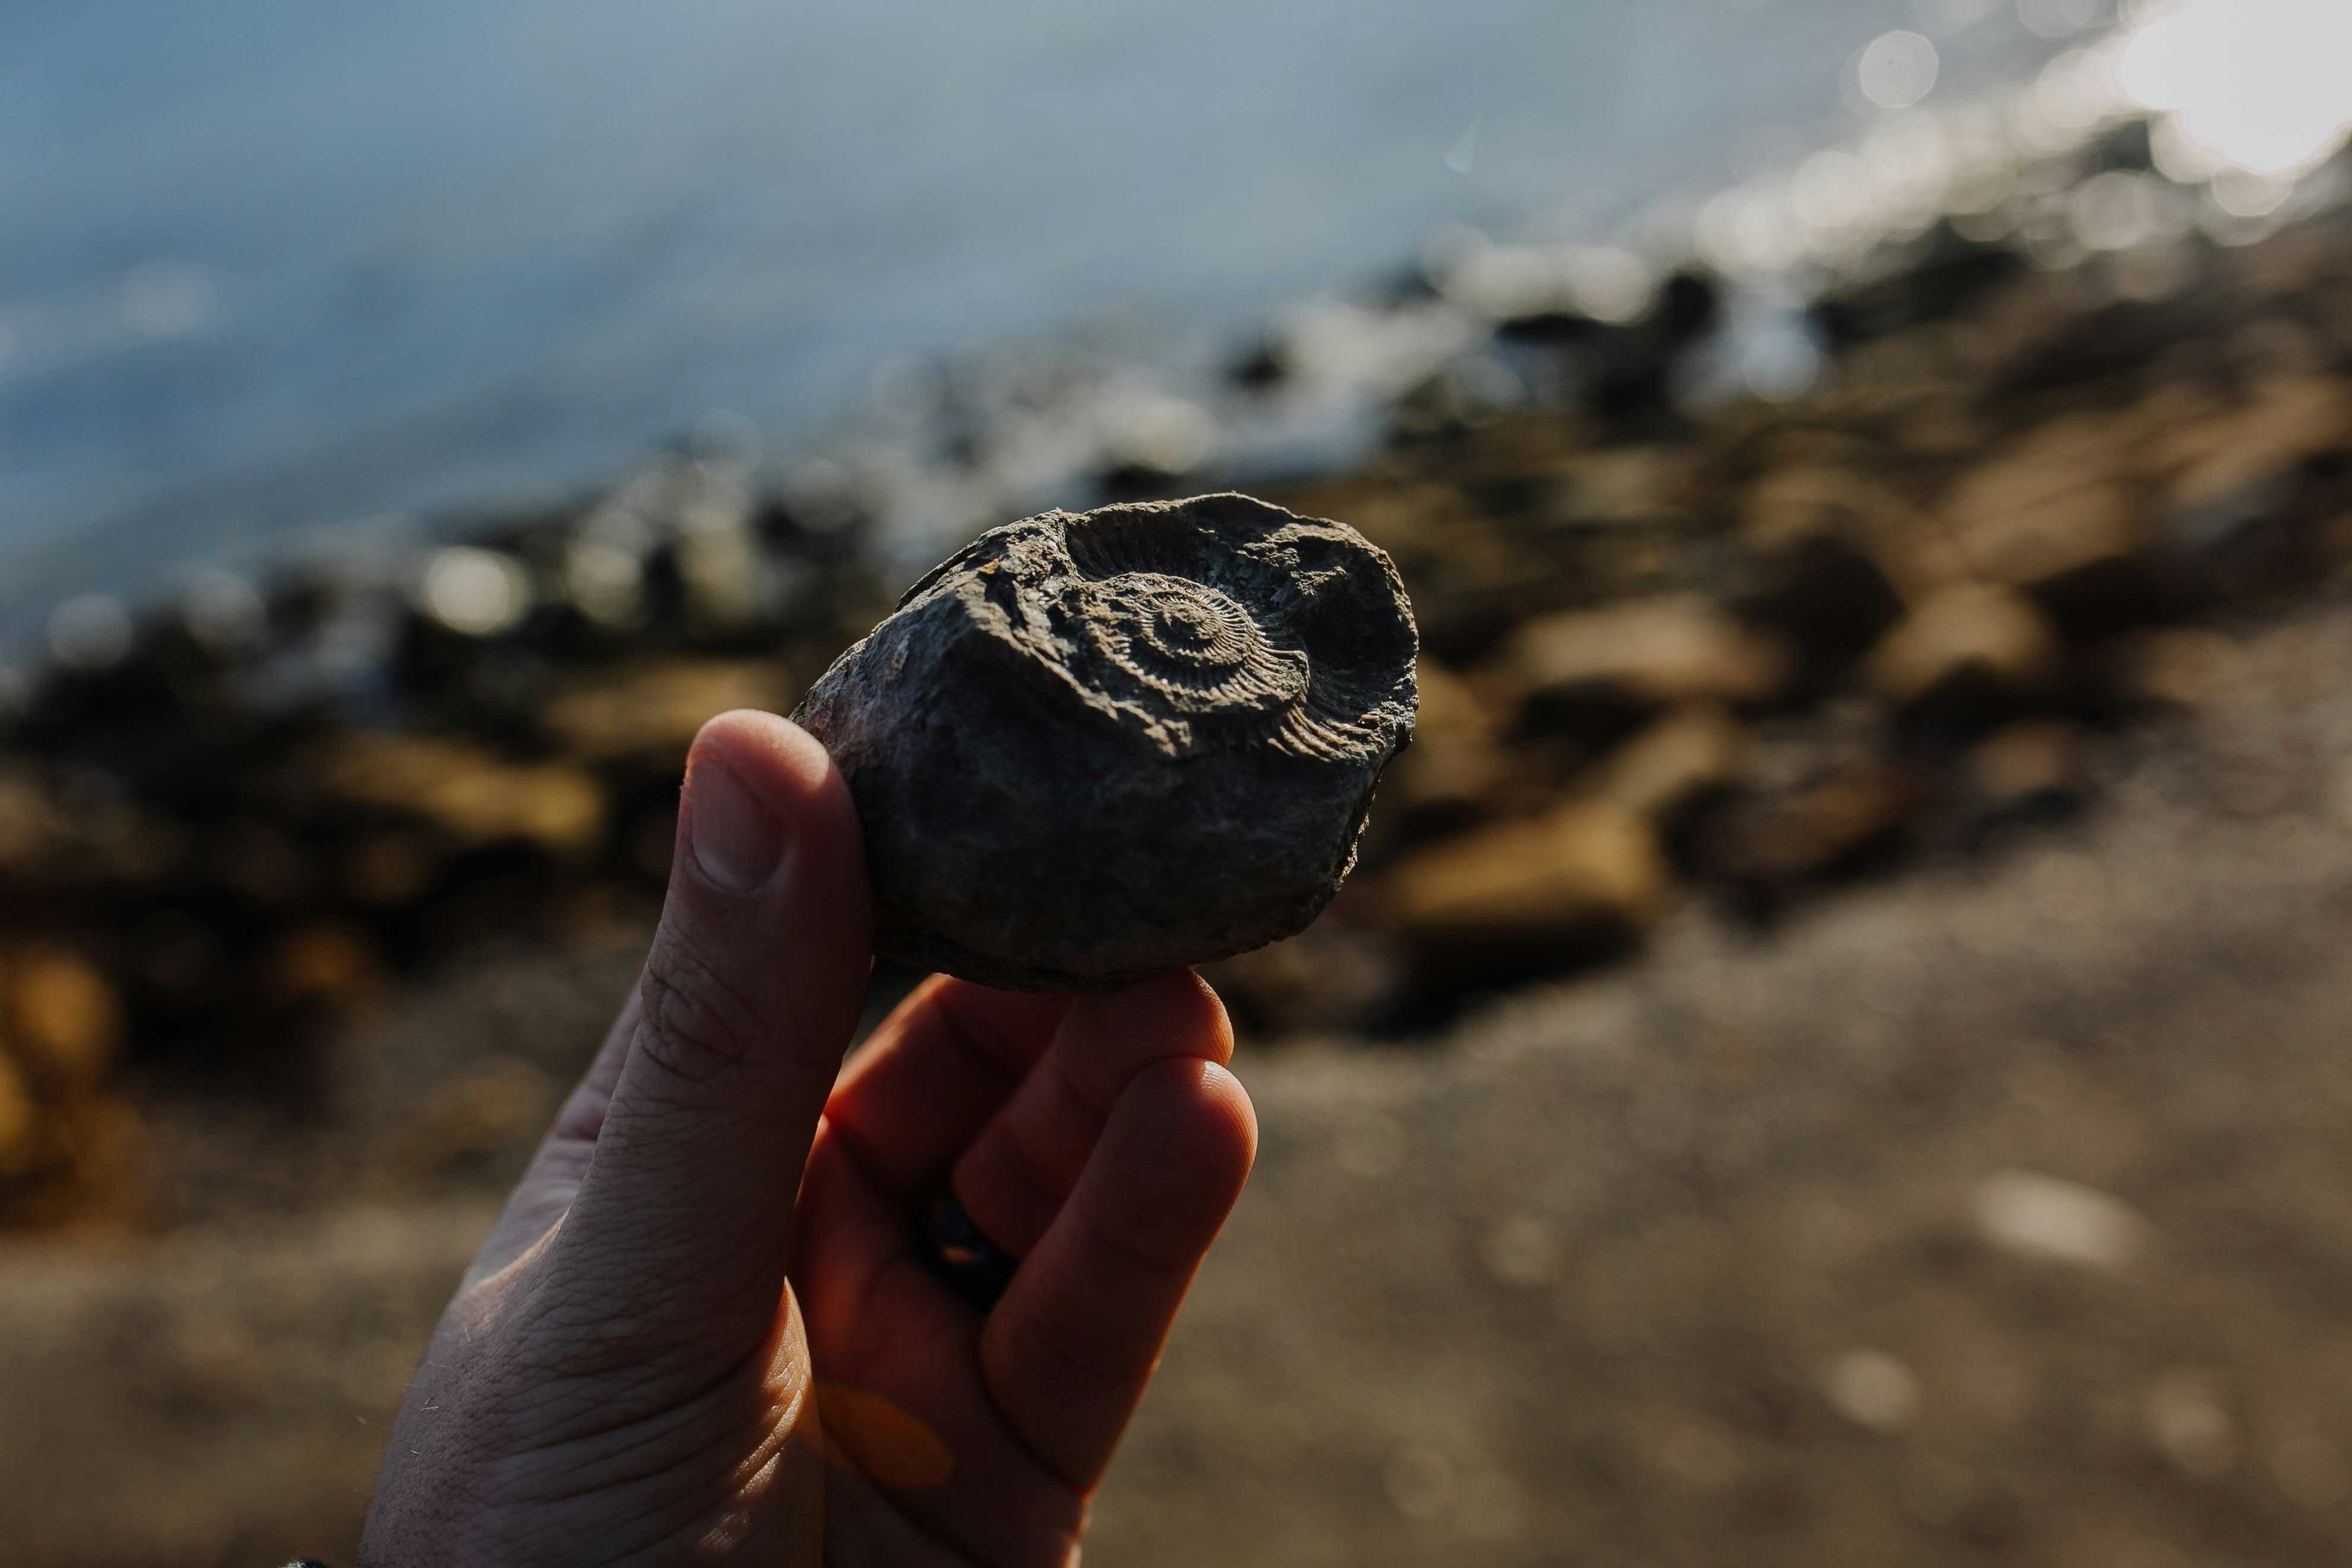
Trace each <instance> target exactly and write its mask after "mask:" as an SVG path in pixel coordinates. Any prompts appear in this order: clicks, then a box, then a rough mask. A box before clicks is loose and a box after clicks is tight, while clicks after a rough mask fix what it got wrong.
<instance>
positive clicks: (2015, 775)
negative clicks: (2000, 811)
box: [1966, 720, 2083, 804]
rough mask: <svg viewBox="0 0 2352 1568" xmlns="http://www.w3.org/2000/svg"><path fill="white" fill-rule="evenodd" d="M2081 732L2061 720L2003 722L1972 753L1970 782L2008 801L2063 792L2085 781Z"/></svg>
mask: <svg viewBox="0 0 2352 1568" xmlns="http://www.w3.org/2000/svg"><path fill="white" fill-rule="evenodd" d="M2082 739H2083V738H2082V732H2081V731H2079V730H2077V729H2076V728H2075V727H2074V725H2072V724H2069V723H2066V722H2064V721H2059V720H2028V721H2024V722H2021V723H2017V724H2009V725H2004V726H2003V727H2002V728H2000V729H1999V730H1996V731H1993V732H1992V733H1991V734H1990V735H1987V736H1986V737H1985V738H1984V739H1983V740H1981V741H1979V742H1977V743H1976V745H1975V746H1973V747H1971V748H1970V749H1969V755H1968V761H1967V764H1966V766H1967V770H1968V778H1969V783H1970V784H1973V785H1975V787H1976V790H1977V793H1978V794H1979V795H1982V796H1983V797H1984V798H1985V799H1986V800H1988V801H1990V802H1994V803H1997V804H2007V803H2011V802H2018V801H2023V800H2028V799H2031V798H2033V797H2037V796H2041V797H2047V796H2051V795H2064V794H2067V793H2070V792H2072V791H2074V790H2075V789H2077V788H2079V787H2080V786H2081V785H2082V783H2083V769H2082Z"/></svg>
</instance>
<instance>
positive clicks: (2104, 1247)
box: [1969, 1171, 2149, 1269]
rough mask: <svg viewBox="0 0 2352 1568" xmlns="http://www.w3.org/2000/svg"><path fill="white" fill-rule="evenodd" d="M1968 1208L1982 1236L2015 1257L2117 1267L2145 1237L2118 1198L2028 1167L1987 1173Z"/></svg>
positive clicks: (2141, 1222) (2139, 1221)
mask: <svg viewBox="0 0 2352 1568" xmlns="http://www.w3.org/2000/svg"><path fill="white" fill-rule="evenodd" d="M1969 1213H1970V1215H1972V1216H1973V1217H1974V1219H1975V1220H1976V1225H1977V1231H1978V1233H1979V1235H1980V1236H1982V1237H1984V1239H1985V1240H1986V1241H1988V1242H1990V1243H1991V1244H1992V1245H1993V1246H1994V1247H1999V1248H2000V1250H2001V1251H2003V1252H2008V1253H2013V1254H2015V1255H2016V1256H2018V1257H2021V1258H2044V1259H2048V1260H2051V1261H2053V1262H2059V1263H2073V1264H2077V1265H2080V1266H2082V1267H2084V1268H2100V1269H2117V1268H2123V1267H2125V1266H2126V1265H2127V1264H2129V1263H2130V1262H2131V1261H2132V1260H2133V1259H2134V1258H2137V1257H2138V1256H2139V1255H2140V1254H2141V1253H2142V1252H2144V1251H2146V1250H2147V1244H2148V1239H2149V1227H2148V1223H2147V1220H2145V1219H2143V1218H2141V1217H2140V1215H2139V1213H2138V1211H2137V1210H2136V1209H2134V1208H2133V1207H2132V1206H2131V1205H2128V1204H2126V1203H2125V1202H2124V1201H2123V1200H2122V1199H2120V1198H2116V1197H2111V1196H2109V1195H2108V1194H2105V1193H2103V1192H2100V1191H2098V1190H2096V1189H2095V1188H2092V1187H2086V1186H2083V1185H2082V1184H2079V1183H2075V1182H2066V1181H2061V1180H2059V1179H2058V1178H2057V1177H2055V1176H2045V1175H2042V1174H2040V1173H2037V1172H2033V1171H1998V1172H1995V1173H1993V1174H1991V1175H1990V1176H1987V1177H1986V1178H1985V1179H1984V1180H1983V1181H1982V1182H1981V1183H1979V1184H1978V1186H1977V1189H1976V1191H1975V1192H1974V1193H1973V1194H1970V1196H1969Z"/></svg>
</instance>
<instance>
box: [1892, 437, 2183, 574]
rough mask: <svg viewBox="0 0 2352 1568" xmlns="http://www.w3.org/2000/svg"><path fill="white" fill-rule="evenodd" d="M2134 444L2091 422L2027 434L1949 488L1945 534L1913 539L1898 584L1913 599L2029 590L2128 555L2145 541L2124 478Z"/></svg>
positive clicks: (2139, 507)
mask: <svg viewBox="0 0 2352 1568" xmlns="http://www.w3.org/2000/svg"><path fill="white" fill-rule="evenodd" d="M2136 439H2137V431H2136V429H2135V428H2134V427H2133V426H2130V425H2129V424H2128V423H2127V422H2124V421H2120V420H2116V419H2109V418H2105V417H2101V416H2091V415H2080V416H2070V417H2066V418H2061V419H2056V420H2053V421H2051V422H2050V423H2049V424H2048V425H2046V426H2042V427H2041V428H2039V429H2037V430H2035V431H2033V432H2032V434H2031V435H2029V436H2028V437H2025V438H2024V439H2022V440H2021V441H2020V442H2018V443H2017V444H2016V445H2014V446H2013V447H2011V448H2010V450H2009V451H2007V452H2006V453H2004V454H2003V455H2001V456H2000V457H1997V458H1993V459H1992V460H1991V461H1990V462H1988V463H1986V464H1984V465H1983V466H1982V467H1980V468H1976V469H1974V470H1972V471H1970V472H1969V473H1968V474H1966V475H1964V476H1963V477H1962V478H1961V479H1959V480H1958V482H1957V483H1955V484H1954V485H1953V487H1952V489H1951V490H1950V491H1949V493H1948V494H1947V495H1946V497H1945V498H1944V501H1943V505H1942V507H1941V508H1940V509H1939V519H1940V521H1941V524H1942V527H1941V529H1940V530H1926V531H1920V532H1919V533H1918V534H1917V535H1916V537H1915V539H1914V540H1913V541H1912V542H1911V544H1910V548H1909V549H1908V550H1907V551H1906V552H1902V554H1901V555H1900V556H1899V558H1898V562H1897V564H1896V566H1895V576H1896V580H1897V582H1898V583H1900V584H1902V585H1903V587H1904V588H1905V590H1906V593H1908V594H1911V595H1917V594H1919V593H1922V592H1924V591H1926V590H1927V589H1929V588H1931V587H1932V586H1934V585H1935V584H1943V583H1949V582H1952V581H1955V580H1957V579H1961V578H1969V577H1976V578H1982V579H1985V580H1988V581H1990V582H1993V583H2000V584H2008V585H2010V586H2011V587H2032V586H2034V585H2036V584H2043V583H2049V582H2052V581H2053V580H2054V579H2057V578H2060V577H2063V576H2064V575H2066V574H2069V573H2074V572H2078V571H2081V570H2083V569H2084V568H2086V567H2089V566H2092V565H2095V564H2096V563H2101V562H2107V561H2115V560H2119V559H2122V558H2126V557H2128V556H2130V555H2132V554H2134V553H2135V552H2137V551H2138V550H2140V549H2141V548H2142V547H2143V546H2144V545H2145V544H2146V543H2147V537H2148V535H2147V520H2146V509H2145V507H2144V506H2143V504H2142V502H2141V500H2140V498H2139V495H2138V493H2137V489H2135V487H2134V485H2133V484H2132V482H2131V480H2130V478H2129V475H2130V472H2131V467H2132V463H2133V461H2134V459H2135V457H2136V449H2135V445H2134V443H2135V441H2136Z"/></svg>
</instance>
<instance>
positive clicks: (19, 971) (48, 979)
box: [5, 948, 123, 1093]
mask: <svg viewBox="0 0 2352 1568" xmlns="http://www.w3.org/2000/svg"><path fill="white" fill-rule="evenodd" d="M6 987H7V989H6V996H7V1004H8V1009H7V1016H6V1029H5V1039H6V1041H7V1045H8V1047H9V1049H10V1051H11V1053H12V1054H14V1055H15V1056H16V1059H17V1060H18V1061H20V1062H22V1063H23V1064H24V1065H25V1066H26V1068H29V1069H30V1070H31V1071H32V1072H33V1074H34V1075H35V1076H36V1077H37V1079H39V1080H40V1081H41V1082H42V1083H44V1084H45V1085H47V1086H50V1087H52V1088H53V1089H54V1090H56V1091H58V1092H63V1093H79V1092H83V1091H86V1090H88V1089H90V1088H91V1087H92V1086H94V1085H95V1084H96V1083H97V1082H98V1080H99V1079H100V1077H102V1076H103V1075H104V1073H105V1071H106V1068H107V1066H108V1064H109V1063H110V1062H111V1061H112V1060H113V1058H114V1052H115V1048H116V1047H117V1046H118V1045H120V1044H121V1038H122V1032H123V1019H122V1005H121V1002H120V1001H118V1000H117V999H116V997H115V994H114V987H113V986H112V985H110V984H108V983H107V979H106V977H105V976H104V975H102V974H100V973H99V972H98V971H97V970H96V969H94V968H92V967H91V966H90V965H89V963H88V962H86V961H85V960H83V959H82V958H80V957H79V956H78V955H76V954H74V953H72V952H67V951H66V950H64V949H62V948H41V949H37V950H36V951H34V952H29V953H27V954H26V955H25V956H24V957H22V958H20V959H18V960H17V961H16V963H14V964H12V965H10V966H9V969H8V972H7V974H6Z"/></svg>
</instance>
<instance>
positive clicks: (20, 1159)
mask: <svg viewBox="0 0 2352 1568" xmlns="http://www.w3.org/2000/svg"><path fill="white" fill-rule="evenodd" d="M40 1139H41V1108H40V1106H39V1105H38V1103H37V1102H36V1101H35V1100H34V1099H33V1091H32V1089H31V1088H30V1086H28V1085H27V1084H26V1082H25V1075H24V1074H23V1073H22V1072H21V1071H19V1070H18V1069H17V1067H16V1063H15V1062H13V1061H11V1060H10V1059H9V1058H7V1057H5V1056H4V1055H0V1181H5V1180H6V1179H8V1178H10V1177H14V1176H21V1175H23V1174H24V1173H26V1171H28V1170H30V1169H31V1168H32V1166H33V1164H34V1163H35V1162H36V1161H37V1160H38V1159H39V1158H40V1150H41V1142H40Z"/></svg>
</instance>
